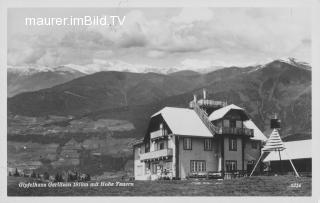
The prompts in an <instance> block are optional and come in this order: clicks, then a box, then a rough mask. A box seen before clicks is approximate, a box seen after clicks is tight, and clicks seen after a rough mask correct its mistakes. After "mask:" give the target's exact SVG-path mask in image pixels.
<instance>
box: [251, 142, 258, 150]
mask: <svg viewBox="0 0 320 203" xmlns="http://www.w3.org/2000/svg"><path fill="white" fill-rule="evenodd" d="M251 145H252V149H258V142H256V141H252V142H251Z"/></svg>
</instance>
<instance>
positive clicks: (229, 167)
mask: <svg viewBox="0 0 320 203" xmlns="http://www.w3.org/2000/svg"><path fill="white" fill-rule="evenodd" d="M235 170H237V161H234V160H226V171H228V172H229V171H235Z"/></svg>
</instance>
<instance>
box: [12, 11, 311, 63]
mask: <svg viewBox="0 0 320 203" xmlns="http://www.w3.org/2000/svg"><path fill="white" fill-rule="evenodd" d="M174 11H175V12H171V13H170V15H169V14H168V15H160V12H164V10H162V9H160V8H159V9H150V10H148V9H138V8H136V9H132V10H129V11H128V12H127V13H125V15H126V20H125V23H124V25H123V26H114V27H113V26H111V27H109V26H89V27H87V28H86V29H74V30H72V29H70V30H68V31H59V33H60V34H57V33H56V32H50V33H47V34H42V33H41V32H40V33H39V34H35V35H30V34H29V35H28V34H27V33H25V34H24V35H19V36H13V35H12V36H9V41H8V64H9V65H18V64H24V63H39V64H42V65H48V66H55V65H61V64H63V63H74V64H87V63H92V61H93V60H94V59H101V60H109V59H121V60H123V61H128V62H129V61H130V63H133V64H135V63H137V62H139V61H145V63H150V65H155V63H156V65H160V66H163V65H165V66H178V65H181V66H186V67H187V66H188V67H202V66H207V65H208V64H210V65H219V64H225V65H227V64H233V65H239V64H250V63H251V64H254V63H257V62H260V61H264V60H265V59H270V58H271V59H275V58H283V57H293V56H294V57H296V58H298V59H299V60H310V47H311V40H310V35H311V25H310V20H309V18H308V17H310V14H309V13H310V12H308V10H307V9H301V8H293V9H290V8H191V7H190V8H182V9H175V10H174ZM158 12H159V13H158ZM150 13H151V14H150ZM151 16H152V17H151ZM12 22H14V21H12ZM57 32H58V31H57Z"/></svg>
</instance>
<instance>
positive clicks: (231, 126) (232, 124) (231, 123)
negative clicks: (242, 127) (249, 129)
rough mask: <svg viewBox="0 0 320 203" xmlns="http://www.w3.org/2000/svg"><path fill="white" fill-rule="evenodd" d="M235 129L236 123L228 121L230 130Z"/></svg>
mask: <svg viewBox="0 0 320 203" xmlns="http://www.w3.org/2000/svg"><path fill="white" fill-rule="evenodd" d="M235 127H236V121H235V120H230V128H235Z"/></svg>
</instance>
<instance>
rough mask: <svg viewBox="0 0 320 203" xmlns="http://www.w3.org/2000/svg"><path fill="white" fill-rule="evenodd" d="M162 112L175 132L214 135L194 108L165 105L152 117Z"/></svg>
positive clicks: (190, 134) (189, 134)
mask: <svg viewBox="0 0 320 203" xmlns="http://www.w3.org/2000/svg"><path fill="white" fill-rule="evenodd" d="M159 114H161V116H162V117H163V119H164V120H165V121H166V123H167V124H168V126H169V128H170V129H171V131H172V133H173V134H176V135H186V136H199V137H213V135H212V134H211V132H210V131H209V129H208V128H207V127H206V126H205V125H204V123H203V122H202V120H201V119H200V118H199V116H198V115H197V113H196V112H195V111H194V110H192V109H186V108H175V107H164V108H163V109H161V110H160V111H158V112H157V113H155V114H153V115H152V116H151V117H154V116H157V115H159Z"/></svg>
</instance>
